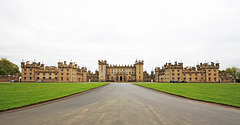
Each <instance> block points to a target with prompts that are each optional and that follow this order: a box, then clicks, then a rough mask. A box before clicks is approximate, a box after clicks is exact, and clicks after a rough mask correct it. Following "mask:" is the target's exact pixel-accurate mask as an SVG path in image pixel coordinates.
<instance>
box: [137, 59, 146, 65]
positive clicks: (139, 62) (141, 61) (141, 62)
mask: <svg viewBox="0 0 240 125" xmlns="http://www.w3.org/2000/svg"><path fill="white" fill-rule="evenodd" d="M135 64H136V65H139V64H140V65H143V64H144V61H143V60H136V61H135Z"/></svg>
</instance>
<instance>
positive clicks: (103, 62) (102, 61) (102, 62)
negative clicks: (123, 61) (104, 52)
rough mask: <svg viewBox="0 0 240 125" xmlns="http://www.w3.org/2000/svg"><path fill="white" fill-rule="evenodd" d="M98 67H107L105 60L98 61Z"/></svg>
mask: <svg viewBox="0 0 240 125" xmlns="http://www.w3.org/2000/svg"><path fill="white" fill-rule="evenodd" d="M98 65H108V64H107V61H106V60H98Z"/></svg>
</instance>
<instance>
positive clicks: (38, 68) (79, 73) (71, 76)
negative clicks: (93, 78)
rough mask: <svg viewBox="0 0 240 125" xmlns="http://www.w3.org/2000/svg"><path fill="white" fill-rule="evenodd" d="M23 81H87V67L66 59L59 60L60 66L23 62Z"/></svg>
mask: <svg viewBox="0 0 240 125" xmlns="http://www.w3.org/2000/svg"><path fill="white" fill-rule="evenodd" d="M21 68H22V80H21V81H22V82H38V81H44V82H87V68H85V67H82V68H80V67H79V66H77V64H75V63H73V62H70V63H69V64H67V63H66V61H64V63H63V62H58V67H55V66H46V67H44V64H40V62H39V63H36V62H33V63H31V64H30V63H29V61H27V62H26V63H25V62H22V63H21Z"/></svg>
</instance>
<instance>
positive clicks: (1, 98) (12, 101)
mask: <svg viewBox="0 0 240 125" xmlns="http://www.w3.org/2000/svg"><path fill="white" fill-rule="evenodd" d="M105 84H107V83H0V111H1V110H6V109H10V108H15V107H21V106H24V105H29V104H34V103H38V102H42V101H47V100H51V99H55V98H60V97H63V96H67V95H71V94H74V93H78V92H82V91H86V90H89V89H92V88H96V87H99V86H102V85H105Z"/></svg>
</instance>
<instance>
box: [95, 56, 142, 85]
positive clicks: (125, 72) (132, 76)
mask: <svg viewBox="0 0 240 125" xmlns="http://www.w3.org/2000/svg"><path fill="white" fill-rule="evenodd" d="M98 67H99V81H100V82H143V60H136V61H135V64H133V65H124V66H123V65H122V66H120V65H119V66H117V65H109V64H108V63H107V61H106V60H99V61H98Z"/></svg>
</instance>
